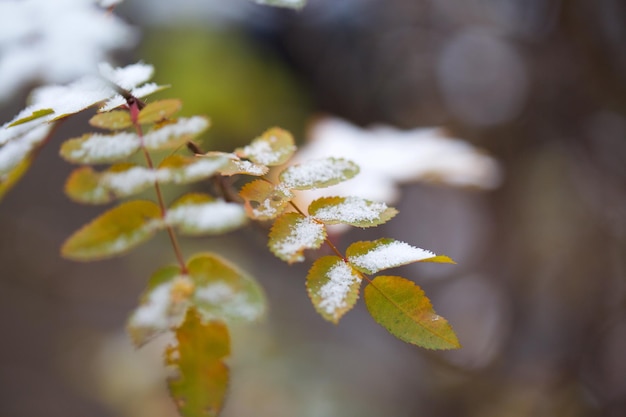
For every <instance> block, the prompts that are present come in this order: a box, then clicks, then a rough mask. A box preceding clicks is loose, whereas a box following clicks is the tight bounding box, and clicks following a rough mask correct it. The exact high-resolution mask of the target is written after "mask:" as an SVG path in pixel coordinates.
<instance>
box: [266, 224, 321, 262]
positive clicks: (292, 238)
mask: <svg viewBox="0 0 626 417" xmlns="http://www.w3.org/2000/svg"><path fill="white" fill-rule="evenodd" d="M324 230H325V229H324V225H323V224H320V223H317V222H316V221H315V220H314V219H313V218H311V217H305V218H302V219H298V220H297V221H296V223H295V224H294V225H293V226H292V227H291V229H290V231H289V232H290V233H289V236H287V237H286V238H285V239H282V240H280V241H278V242H277V243H276V245H275V247H274V248H275V250H276V252H278V253H280V254H281V255H282V256H284V257H287V258H292V257H294V256H295V255H296V254H297V253H298V252H300V251H301V250H303V249H307V248H316V247H318V242H319V241H320V240H321V239H324ZM295 259H296V260H297V261H303V260H304V255H302V254H300V255H297V256H296V257H295Z"/></svg>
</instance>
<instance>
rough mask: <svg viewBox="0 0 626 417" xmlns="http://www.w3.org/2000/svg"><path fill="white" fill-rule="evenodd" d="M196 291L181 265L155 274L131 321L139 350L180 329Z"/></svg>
mask: <svg viewBox="0 0 626 417" xmlns="http://www.w3.org/2000/svg"><path fill="white" fill-rule="evenodd" d="M193 290H194V286H193V283H192V282H191V280H190V279H189V277H187V276H186V275H183V274H182V273H181V271H180V268H179V267H178V266H166V267H163V268H161V269H159V270H158V271H156V272H155V273H154V274H153V275H152V277H151V278H150V281H149V282H148V287H147V288H146V290H145V291H144V293H143V294H142V296H141V303H140V305H139V307H137V308H136V309H135V311H134V312H133V314H132V315H131V316H130V318H129V319H128V325H127V330H128V333H129V334H130V336H131V339H132V340H133V343H134V344H135V346H137V347H140V346H142V345H143V344H145V343H146V342H148V341H149V340H150V339H152V338H153V337H154V336H156V335H158V334H159V333H162V332H164V331H167V330H170V329H171V328H174V327H178V326H179V325H180V323H181V322H182V320H183V317H184V315H185V311H186V310H187V307H188V306H189V302H188V300H189V298H190V297H191V294H192V292H193Z"/></svg>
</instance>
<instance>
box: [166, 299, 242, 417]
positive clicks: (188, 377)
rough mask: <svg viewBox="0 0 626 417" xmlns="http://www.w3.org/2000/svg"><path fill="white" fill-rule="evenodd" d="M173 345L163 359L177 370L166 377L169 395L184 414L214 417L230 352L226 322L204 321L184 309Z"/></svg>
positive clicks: (222, 393)
mask: <svg viewBox="0 0 626 417" xmlns="http://www.w3.org/2000/svg"><path fill="white" fill-rule="evenodd" d="M176 340H177V342H178V343H177V345H176V346H169V347H168V349H167V350H166V355H165V361H166V364H167V365H172V366H174V367H175V368H176V369H177V371H178V372H177V373H178V375H177V376H175V377H171V378H168V385H169V389H170V394H171V396H172V398H173V399H174V403H175V404H176V406H177V407H178V412H179V413H180V414H181V415H182V416H183V417H217V416H218V415H219V413H220V410H221V409H222V406H223V404H224V398H225V396H226V391H227V388H228V377H229V370H228V367H227V366H226V364H225V363H224V358H225V357H227V356H228V355H230V338H229V336H228V329H227V327H226V325H224V324H223V323H221V322H218V321H213V322H209V323H207V324H204V323H203V322H202V320H201V318H200V315H199V314H198V312H197V311H196V310H195V309H193V308H190V309H188V310H187V315H186V317H185V321H184V323H183V324H182V326H180V327H179V328H178V329H176Z"/></svg>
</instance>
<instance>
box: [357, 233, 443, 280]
mask: <svg viewBox="0 0 626 417" xmlns="http://www.w3.org/2000/svg"><path fill="white" fill-rule="evenodd" d="M434 256H436V255H435V254H434V253H433V252H431V251H429V250H426V249H421V248H416V247H414V246H411V245H409V244H408V243H404V242H398V241H394V242H391V243H387V244H383V245H379V246H377V247H375V248H373V249H372V250H370V251H369V252H368V253H366V254H364V255H359V256H350V257H349V261H350V262H351V263H352V264H354V265H355V266H357V267H359V268H363V269H365V270H367V271H373V272H372V273H375V272H378V271H380V270H383V269H387V268H394V267H396V266H400V265H405V264H408V263H411V262H418V261H422V260H424V259H428V258H432V257H434Z"/></svg>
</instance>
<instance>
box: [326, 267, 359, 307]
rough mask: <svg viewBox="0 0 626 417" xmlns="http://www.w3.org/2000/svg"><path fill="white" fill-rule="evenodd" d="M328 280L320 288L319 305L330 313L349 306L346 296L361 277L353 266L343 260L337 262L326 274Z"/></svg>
mask: <svg viewBox="0 0 626 417" xmlns="http://www.w3.org/2000/svg"><path fill="white" fill-rule="evenodd" d="M326 275H327V276H328V278H329V279H328V282H326V283H325V284H324V285H322V287H321V288H320V290H319V296H320V297H321V299H322V301H321V302H320V303H319V307H320V308H321V309H323V310H324V311H325V312H326V313H328V314H334V313H335V312H336V311H337V310H338V309H341V308H344V307H346V306H347V303H346V297H347V295H348V293H349V292H350V287H351V286H352V284H354V283H355V282H356V281H360V280H361V278H360V277H359V276H358V275H355V274H354V273H353V271H352V268H350V266H349V265H348V264H346V263H345V262H343V261H339V262H337V264H336V265H335V266H333V267H332V268H330V269H329V270H328V272H327V274H326Z"/></svg>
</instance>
